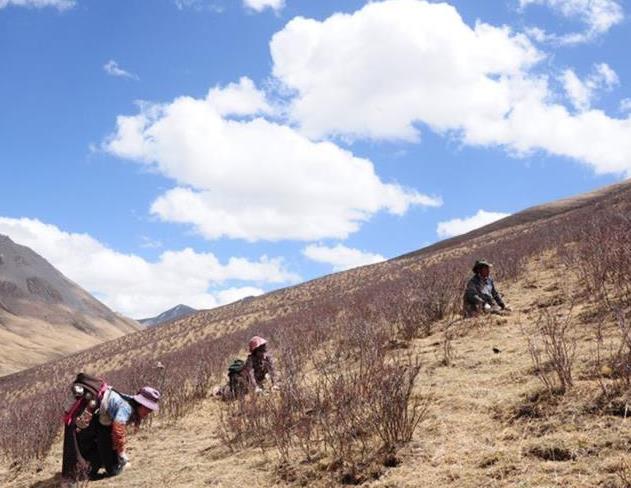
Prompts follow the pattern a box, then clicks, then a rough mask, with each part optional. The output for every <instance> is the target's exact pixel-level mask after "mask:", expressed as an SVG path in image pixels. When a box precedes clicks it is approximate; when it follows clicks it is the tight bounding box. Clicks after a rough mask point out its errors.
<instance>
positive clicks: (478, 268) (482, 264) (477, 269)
mask: <svg viewBox="0 0 631 488" xmlns="http://www.w3.org/2000/svg"><path fill="white" fill-rule="evenodd" d="M491 266H493V265H492V264H491V263H489V262H488V261H486V260H485V259H478V260H477V261H476V262H475V264H474V265H473V272H474V273H475V274H478V275H480V276H481V277H482V278H488V276H489V275H490V274H491Z"/></svg>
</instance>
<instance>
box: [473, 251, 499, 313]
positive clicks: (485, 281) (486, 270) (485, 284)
mask: <svg viewBox="0 0 631 488" xmlns="http://www.w3.org/2000/svg"><path fill="white" fill-rule="evenodd" d="M491 266H492V264H490V263H488V262H487V261H485V260H484V259H480V260H478V261H476V262H475V264H474V265H473V273H474V275H473V277H472V278H471V279H470V280H469V283H467V288H466V290H465V293H464V297H463V298H464V300H463V302H464V303H463V313H464V316H465V317H475V316H476V315H478V314H480V313H489V312H494V311H497V310H498V308H499V309H501V310H505V309H507V307H506V305H505V304H504V301H503V300H502V296H501V295H500V294H499V293H498V292H497V290H496V289H495V283H494V282H493V278H491V276H490V275H491Z"/></svg>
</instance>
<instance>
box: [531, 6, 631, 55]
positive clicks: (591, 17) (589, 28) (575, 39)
mask: <svg viewBox="0 0 631 488" xmlns="http://www.w3.org/2000/svg"><path fill="white" fill-rule="evenodd" d="M519 4H520V6H521V7H522V8H523V7H527V6H528V5H545V6H547V7H550V8H552V9H553V10H554V11H555V12H557V13H558V14H560V15H562V16H564V17H566V18H570V19H578V20H579V21H581V22H582V23H583V24H585V26H586V30H585V31H584V32H574V33H570V34H564V35H558V34H547V33H545V32H544V31H543V30H541V29H535V30H534V31H533V33H535V37H536V38H537V40H539V41H554V42H558V43H561V44H580V43H583V42H588V41H591V40H593V39H594V38H596V37H598V36H600V35H602V34H604V33H606V32H607V31H608V30H609V29H611V28H612V27H613V26H614V25H616V24H619V23H620V22H622V21H623V20H624V10H623V9H622V5H621V2H619V1H618V0H519Z"/></svg>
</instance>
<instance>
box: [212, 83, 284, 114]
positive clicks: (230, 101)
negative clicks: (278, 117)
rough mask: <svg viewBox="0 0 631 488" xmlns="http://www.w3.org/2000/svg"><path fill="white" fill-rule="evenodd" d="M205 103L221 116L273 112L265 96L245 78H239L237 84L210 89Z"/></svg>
mask: <svg viewBox="0 0 631 488" xmlns="http://www.w3.org/2000/svg"><path fill="white" fill-rule="evenodd" d="M206 101H207V102H208V103H209V104H210V105H211V106H212V107H213V108H214V109H215V111H216V112H217V114H219V115H221V116H226V115H241V116H244V115H253V114H258V113H260V114H271V113H273V112H274V109H273V108H272V107H271V106H270V104H269V103H268V101H267V99H266V98H265V94H264V93H263V92H262V91H260V90H258V89H257V88H256V86H255V85H254V82H253V81H252V80H251V79H249V78H247V77H245V76H243V77H241V79H240V80H239V83H229V84H228V85H227V86H225V87H223V88H222V87H220V86H216V87H214V88H211V89H210V90H209V91H208V95H207V96H206Z"/></svg>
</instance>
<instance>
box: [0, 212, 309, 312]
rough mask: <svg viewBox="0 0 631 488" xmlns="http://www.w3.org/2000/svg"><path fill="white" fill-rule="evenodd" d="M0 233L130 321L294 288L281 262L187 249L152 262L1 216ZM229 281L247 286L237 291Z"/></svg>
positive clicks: (43, 225) (40, 224)
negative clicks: (275, 287)
mask: <svg viewBox="0 0 631 488" xmlns="http://www.w3.org/2000/svg"><path fill="white" fill-rule="evenodd" d="M0 234H5V235H8V236H9V237H11V239H12V240H13V241H15V242H16V243H18V244H22V245H25V246H27V247H30V248H31V249H33V250H34V251H35V252H37V253H38V254H40V255H42V256H43V257H44V258H46V259H47V260H48V261H49V262H50V263H51V264H52V265H53V266H55V267H56V268H57V269H59V270H60V271H61V272H62V273H64V274H65V275H66V276H68V277H69V278H70V279H72V280H73V281H75V282H76V283H78V284H79V285H80V286H82V287H83V288H85V289H86V290H88V291H90V292H91V293H94V294H95V295H97V296H98V297H99V298H100V299H101V300H102V301H103V302H105V303H106V304H107V305H108V306H109V307H111V308H112V309H114V310H116V311H118V312H121V313H123V314H125V315H128V316H131V317H134V318H144V317H151V316H154V315H156V314H158V313H161V312H163V311H165V310H167V309H169V308H171V307H173V306H174V305H176V304H178V303H186V304H187V305H190V306H192V307H195V308H211V307H214V306H217V305H221V304H223V303H228V302H231V301H234V300H238V299H239V298H243V297H245V296H251V295H259V294H261V293H262V290H261V289H260V288H259V287H258V286H252V284H254V285H258V284H265V283H272V284H281V283H294V282H297V281H299V280H300V277H299V276H297V275H296V274H294V273H291V272H289V271H288V270H287V269H286V268H285V265H284V264H283V261H282V259H280V258H268V257H265V256H263V257H261V258H260V259H258V260H256V261H251V260H248V259H244V258H234V257H233V258H230V259H229V260H228V261H227V262H225V263H221V262H220V261H219V259H218V258H217V257H216V256H215V255H214V254H212V253H199V252H196V251H194V250H192V249H190V248H186V249H182V250H179V251H165V252H163V253H162V254H161V255H160V257H159V259H158V260H157V261H155V262H151V261H147V260H145V259H143V258H142V257H140V256H137V255H134V254H124V253H120V252H117V251H115V250H113V249H111V248H109V247H107V246H106V245H104V244H102V243H101V242H99V241H98V240H96V239H94V238H93V237H91V236H89V235H87V234H77V233H69V232H65V231H63V230H61V229H59V228H58V227H56V226H54V225H50V224H46V223H43V222H41V221H39V220H32V219H26V218H23V219H12V218H3V217H0ZM231 281H238V282H249V283H250V284H246V285H244V286H242V287H234V286H226V284H227V283H229V282H231Z"/></svg>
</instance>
